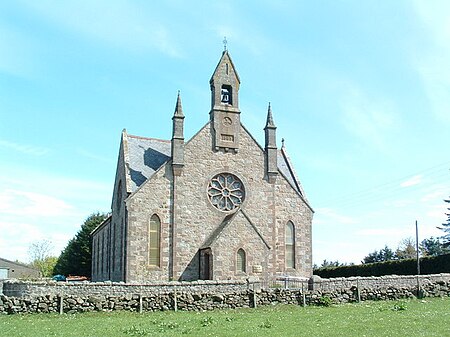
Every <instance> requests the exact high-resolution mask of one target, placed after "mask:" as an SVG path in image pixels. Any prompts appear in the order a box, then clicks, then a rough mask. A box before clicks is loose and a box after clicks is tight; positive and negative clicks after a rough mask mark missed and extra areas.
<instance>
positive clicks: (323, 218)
mask: <svg viewBox="0 0 450 337" xmlns="http://www.w3.org/2000/svg"><path fill="white" fill-rule="evenodd" d="M356 223H358V221H357V219H356V218H353V217H351V216H348V215H343V214H339V213H338V212H336V210H334V209H332V208H318V209H316V215H315V217H314V224H315V225H327V226H339V225H353V224H356Z"/></svg>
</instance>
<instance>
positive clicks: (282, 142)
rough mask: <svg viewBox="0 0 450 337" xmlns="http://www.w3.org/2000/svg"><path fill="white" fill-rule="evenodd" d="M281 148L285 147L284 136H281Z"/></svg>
mask: <svg viewBox="0 0 450 337" xmlns="http://www.w3.org/2000/svg"><path fill="white" fill-rule="evenodd" d="M281 148H282V149H284V148H285V147H284V138H281Z"/></svg>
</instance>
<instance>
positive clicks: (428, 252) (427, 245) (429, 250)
mask: <svg viewBox="0 0 450 337" xmlns="http://www.w3.org/2000/svg"><path fill="white" fill-rule="evenodd" d="M419 249H420V252H421V253H422V255H423V256H438V255H443V254H448V253H450V249H448V248H445V247H444V244H443V243H442V242H441V240H440V239H439V238H434V237H430V238H428V239H425V240H423V241H422V242H421V243H420V246H419Z"/></svg>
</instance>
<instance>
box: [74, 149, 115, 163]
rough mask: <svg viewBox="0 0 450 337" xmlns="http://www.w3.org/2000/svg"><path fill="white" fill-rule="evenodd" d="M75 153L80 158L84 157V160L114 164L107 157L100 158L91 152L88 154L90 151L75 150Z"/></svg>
mask: <svg viewBox="0 0 450 337" xmlns="http://www.w3.org/2000/svg"><path fill="white" fill-rule="evenodd" d="M76 151H77V153H78V154H80V155H82V156H84V157H86V158H89V159H93V160H95V161H99V162H103V163H109V164H114V163H113V162H112V161H111V159H110V158H108V157H105V156H101V155H98V154H95V153H92V152H90V151H86V150H84V149H77V150H76Z"/></svg>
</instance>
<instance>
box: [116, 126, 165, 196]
mask: <svg viewBox="0 0 450 337" xmlns="http://www.w3.org/2000/svg"><path fill="white" fill-rule="evenodd" d="M127 142H128V149H127V150H128V151H127V152H128V156H127V157H128V158H127V159H126V162H125V164H126V165H127V167H128V172H129V175H130V181H131V186H130V187H131V191H132V192H134V191H136V189H137V188H138V187H139V186H141V185H142V184H143V183H144V182H145V181H146V180H147V179H149V178H150V177H151V176H152V175H153V174H154V173H155V171H156V170H157V169H159V168H160V167H161V166H162V165H163V164H164V163H165V162H166V161H168V160H169V159H170V158H171V144H170V140H162V139H155V138H144V137H138V136H133V135H127Z"/></svg>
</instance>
